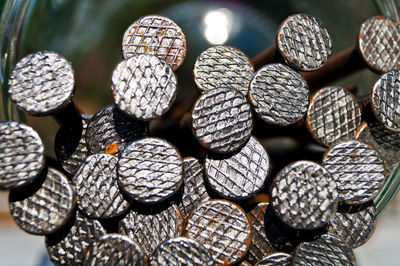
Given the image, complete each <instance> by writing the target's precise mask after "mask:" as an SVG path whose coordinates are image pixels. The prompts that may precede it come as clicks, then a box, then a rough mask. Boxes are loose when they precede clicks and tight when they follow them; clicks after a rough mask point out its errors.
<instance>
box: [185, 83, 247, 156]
mask: <svg viewBox="0 0 400 266" xmlns="http://www.w3.org/2000/svg"><path fill="white" fill-rule="evenodd" d="M252 129H253V116H252V113H251V107H250V104H249V102H248V101H247V99H246V98H245V97H244V96H243V95H242V94H241V93H240V92H239V91H236V90H233V89H229V88H217V89H213V90H209V91H207V92H206V93H204V94H203V95H201V96H200V97H199V98H198V99H197V101H196V103H195V104H194V107H193V111H192V130H193V135H194V136H195V137H196V139H197V140H198V141H199V142H200V144H201V145H203V146H204V147H206V148H207V149H210V150H212V151H214V152H218V153H229V152H234V151H236V150H238V149H239V148H240V147H241V146H243V145H244V144H245V143H246V142H247V141H248V139H249V138H250V135H251V131H252Z"/></svg>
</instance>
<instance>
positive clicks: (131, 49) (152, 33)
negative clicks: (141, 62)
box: [122, 15, 187, 70]
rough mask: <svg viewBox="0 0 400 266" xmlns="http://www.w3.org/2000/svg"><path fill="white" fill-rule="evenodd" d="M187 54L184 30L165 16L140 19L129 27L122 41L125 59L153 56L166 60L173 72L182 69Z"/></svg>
mask: <svg viewBox="0 0 400 266" xmlns="http://www.w3.org/2000/svg"><path fill="white" fill-rule="evenodd" d="M186 53H187V44H186V36H185V34H184V33H183V31H182V29H181V28H180V27H179V26H178V25H177V24H176V23H175V22H174V21H172V20H171V19H169V18H167V17H163V16H158V15H150V16H144V17H141V18H139V19H138V20H136V21H135V22H134V23H133V24H132V25H130V26H129V27H128V29H127V30H126V31H125V34H124V37H123V40H122V54H123V57H124V59H128V58H130V57H132V56H135V55H139V54H151V55H155V56H157V57H159V58H161V59H163V60H165V61H166V62H167V63H168V64H169V65H170V66H171V67H172V69H173V70H177V69H178V68H180V67H181V65H182V64H183V63H184V61H185V58H186Z"/></svg>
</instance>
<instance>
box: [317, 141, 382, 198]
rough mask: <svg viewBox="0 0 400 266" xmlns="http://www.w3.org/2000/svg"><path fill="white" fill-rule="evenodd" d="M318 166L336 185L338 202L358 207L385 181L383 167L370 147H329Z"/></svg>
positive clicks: (346, 144) (351, 144)
mask: <svg viewBox="0 0 400 266" xmlns="http://www.w3.org/2000/svg"><path fill="white" fill-rule="evenodd" d="M322 165H323V166H324V167H325V168H326V169H327V170H328V171H329V172H330V173H331V175H332V177H333V179H334V180H335V181H336V185H337V191H338V192H339V200H341V201H344V202H346V203H347V204H361V203H364V202H367V201H369V200H371V199H373V198H374V197H375V196H376V195H377V194H378V193H379V191H380V189H381V188H382V186H383V183H384V181H385V166H384V164H383V160H382V158H381V156H380V155H379V153H378V152H377V151H376V150H375V149H374V148H373V147H372V146H370V145H367V144H365V143H362V142H359V141H356V140H349V141H344V142H340V143H338V144H336V145H334V146H331V147H330V148H329V150H328V151H327V152H326V153H325V155H324V158H323V159H322Z"/></svg>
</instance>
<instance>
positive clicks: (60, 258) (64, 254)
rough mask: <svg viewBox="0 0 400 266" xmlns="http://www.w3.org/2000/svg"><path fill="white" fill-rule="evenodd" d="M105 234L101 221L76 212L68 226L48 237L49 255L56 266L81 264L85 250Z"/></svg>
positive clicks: (47, 247)
mask: <svg viewBox="0 0 400 266" xmlns="http://www.w3.org/2000/svg"><path fill="white" fill-rule="evenodd" d="M104 234H106V231H105V230H104V228H103V226H102V225H101V224H100V222H99V221H96V220H92V219H88V218H86V217H85V216H83V215H82V214H80V213H79V212H76V215H74V216H73V217H71V219H70V220H69V222H68V223H67V225H65V226H64V227H63V228H62V229H60V230H58V231H56V232H55V233H53V234H51V235H48V236H46V249H47V253H48V255H49V257H50V259H51V261H52V262H53V263H54V264H56V265H76V264H81V263H82V259H83V253H84V250H85V249H86V248H87V247H89V244H90V242H92V241H93V240H95V239H97V238H98V237H100V236H101V235H104Z"/></svg>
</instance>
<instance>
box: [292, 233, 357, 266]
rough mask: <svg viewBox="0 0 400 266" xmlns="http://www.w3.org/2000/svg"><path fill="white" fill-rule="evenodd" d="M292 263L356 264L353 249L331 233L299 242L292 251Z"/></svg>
mask: <svg viewBox="0 0 400 266" xmlns="http://www.w3.org/2000/svg"><path fill="white" fill-rule="evenodd" d="M292 264H293V265H356V258H355V256H354V253H353V250H352V249H351V248H350V247H349V246H347V244H346V243H345V242H343V240H341V239H340V238H338V237H336V236H332V235H322V236H321V237H320V238H319V239H317V240H314V241H311V242H303V243H301V244H300V245H299V246H298V247H297V248H296V250H295V251H294V253H293V258H292Z"/></svg>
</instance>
